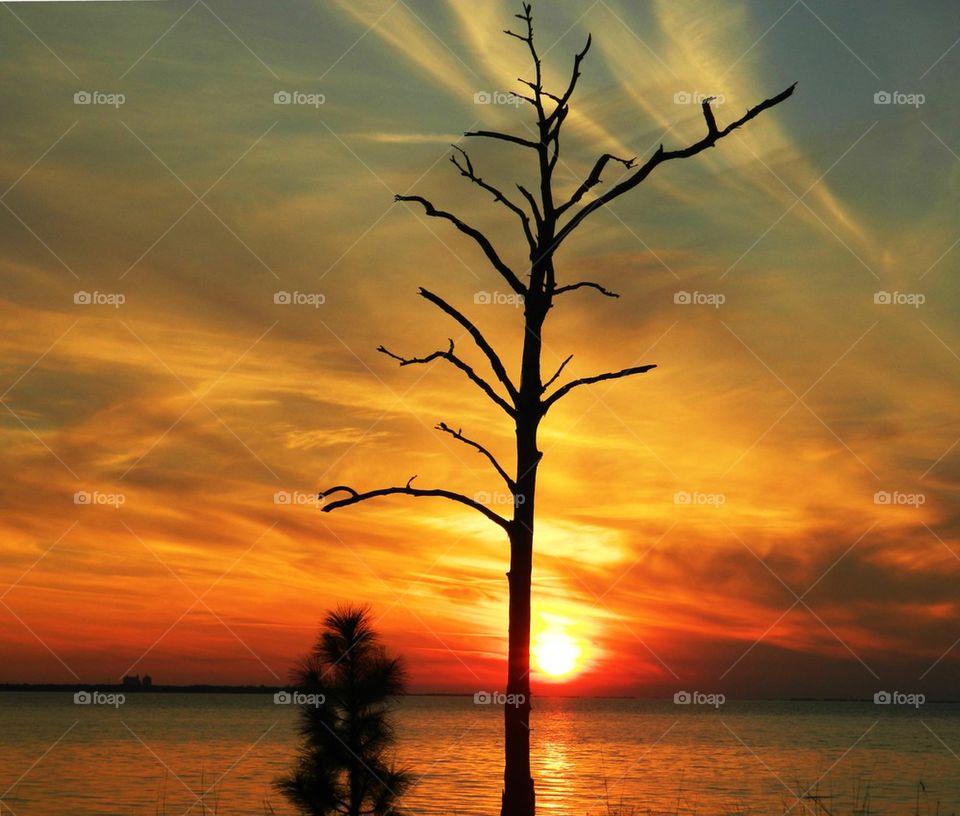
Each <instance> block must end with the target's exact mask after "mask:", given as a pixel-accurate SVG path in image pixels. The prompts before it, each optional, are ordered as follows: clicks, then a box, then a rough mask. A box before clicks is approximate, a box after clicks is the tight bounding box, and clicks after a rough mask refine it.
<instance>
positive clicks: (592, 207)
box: [553, 83, 797, 249]
mask: <svg viewBox="0 0 960 816" xmlns="http://www.w3.org/2000/svg"><path fill="white" fill-rule="evenodd" d="M796 87H797V83H793V85H791V86H790V87H789V88H787V89H786V90H785V91H781V92H780V93H779V94H777V95H776V96H772V97H770V98H769V99H765V100H764V101H763V102H761V103H760V104H759V105H757V106H755V107H753V108H750V109H749V110H748V111H747V112H746V113H745V114H744V115H743V116H741V117H740V118H739V119H737V120H736V121H735V122H731V123H730V124H729V125H727V126H726V127H725V128H723V129H722V130H720V129H718V128H717V124H716V120H715V119H714V116H713V111H712V110H711V108H710V101H711V100H710V99H706V100H704V102H703V115H704V119H705V121H706V125H707V135H706V136H704V137H703V138H702V139H701V140H700V141H699V142H695V143H694V144H692V145H690V146H689V147H685V148H682V149H680V150H664V149H663V145H660V147H659V148H658V149H657V151H656V152H655V153H654V154H653V156H651V157H650V158H649V159H648V160H647V161H646V162H645V163H644V164H643V166H642V167H640V168H639V169H638V170H637V172H636V173H634V174H633V175H632V176H630V177H629V178H627V179H625V180H624V181H621V182H620V183H619V184H617V185H615V186H614V187H612V188H610V189H609V190H608V191H607V192H606V193H604V194H603V195H601V196H598V197H597V198H595V199H594V200H593V201H591V202H590V203H589V204H586V205H585V206H584V207H583V208H582V209H580V210H579V212H577V214H576V215H574V216H573V217H572V218H571V219H570V220H569V221H568V222H567V223H566V224H565V225H564V227H563V228H562V229H561V230H560V231H559V232H558V233H557V236H556V240H555V241H554V244H553V248H554V249H556V248H557V247H558V246H560V244H561V243H562V242H563V240H564V239H565V238H566V237H567V236H568V235H570V233H571V232H573V231H574V230H575V229H576V228H577V227H578V226H579V225H580V224H581V223H582V222H583V220H584V219H585V218H587V217H588V216H589V215H590V214H591V213H593V212H596V211H597V210H599V209H600V208H601V207H603V206H606V205H607V204H609V203H610V202H611V201H613V200H614V199H615V198H618V197H619V196H621V195H623V194H624V193H626V192H628V191H630V190H632V189H633V188H634V187H636V186H637V185H639V184H640V183H641V182H643V181H644V180H645V179H646V178H647V176H649V175H650V174H651V173H652V172H653V171H654V169H656V168H657V167H658V166H659V165H661V164H663V163H664V162H667V161H670V160H672V159H687V158H690V157H691V156H696V155H697V154H698V153H700V152H702V151H704V150H706V149H707V148H709V147H713V146H714V145H715V144H716V143H717V142H718V141H720V139H722V138H723V137H724V136H727V135H729V134H730V133H732V132H733V131H734V130H736V129H737V128H739V127H741V126H743V125H745V124H746V123H747V122H749V121H750V120H751V119H754V118H756V117H757V116H759V115H760V114H761V113H763V112H764V111H765V110H767V109H768V108H772V107H774V106H775V105H779V104H780V103H781V102H783V101H784V100H785V99H787V98H788V97H790V96H791V95H792V94H793V91H794V89H795V88H796Z"/></svg>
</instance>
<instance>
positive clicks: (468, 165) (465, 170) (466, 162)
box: [450, 145, 536, 249]
mask: <svg viewBox="0 0 960 816" xmlns="http://www.w3.org/2000/svg"><path fill="white" fill-rule="evenodd" d="M450 146H451V147H452V148H453V149H454V150H456V151H457V152H458V153H459V154H460V155H461V156H463V164H461V163H460V162H459V161H458V160H457V157H456V156H451V157H450V161H451V163H452V164H453V166H454V167H456V168H457V170H459V171H460V175H461V176H464V177H465V178H468V179H470V181H472V182H473V183H474V184H476V185H477V186H478V187H480V188H481V189H483V190H486V191H487V192H488V193H490V194H491V195H492V196H493V198H494V201H498V202H500V203H501V204H503V205H504V206H505V207H506V208H507V209H508V210H510V211H511V212H513V213H515V214H516V215H517V217H518V218H519V219H520V223H521V224H522V225H523V234H524V235H525V236H526V238H527V243H528V244H529V245H530V248H531V249H533V248H534V247H536V239H535V238H534V237H533V233H532V232H531V231H530V217H529V216H528V215H527V214H526V213H525V212H524V211H523V210H522V209H521V208H520V207H518V206H517V205H516V204H514V203H513V202H512V201H511V200H510V199H509V198H507V197H506V196H505V195H504V194H503V193H502V192H500V190H498V189H497V188H496V187H494V186H493V185H492V184H489V183H487V182H486V181H484V180H483V179H482V178H480V176H478V175H477V174H476V172H475V171H474V169H473V162H472V161H470V156H469V155H467V152H466V151H465V150H463V149H462V148H460V147H457V146H456V145H450Z"/></svg>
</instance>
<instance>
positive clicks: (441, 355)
mask: <svg viewBox="0 0 960 816" xmlns="http://www.w3.org/2000/svg"><path fill="white" fill-rule="evenodd" d="M377 351H379V352H380V353H381V354H386V355H387V357H391V358H393V359H394V360H397V361H398V362H399V363H400V365H401V367H402V366H408V365H425V364H427V363H432V362H433V361H434V360H447V361H448V362H450V363H452V364H453V365H455V366H456V367H457V368H459V369H460V370H461V371H462V372H463V373H464V374H466V375H467V376H468V377H469V378H470V379H471V380H472V381H473V383H474V384H475V385H476V386H477V387H478V388H479V389H480V390H481V391H483V393H484V394H486V395H487V396H488V397H490V399H491V400H492V401H493V402H495V403H496V404H497V405H499V406H500V407H501V408H503V410H504V411H506V412H507V415H508V416H510V417H516V415H517V412H516V410H515V409H514V407H513V406H512V405H510V403H508V402H507V401H506V400H505V399H504V398H503V397H501V396H500V395H499V394H498V393H497V392H496V391H494V390H493V387H492V386H491V385H490V383H488V382H487V381H486V380H485V379H483V377H481V376H480V375H479V374H477V372H476V371H474V370H473V368H471V367H470V366H469V365H468V364H467V363H465V362H464V361H463V360H461V359H460V358H459V357H457V355H456V354H454V353H453V340H450V348H449V349H447V350H446V351H434V352H433V353H432V354H428V355H427V356H426V357H401V356H400V355H399V354H394V353H393V352H392V351H389V350H387V349H386V348H384V347H383V346H377Z"/></svg>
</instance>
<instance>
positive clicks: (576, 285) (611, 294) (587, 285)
mask: <svg viewBox="0 0 960 816" xmlns="http://www.w3.org/2000/svg"><path fill="white" fill-rule="evenodd" d="M585 288H586V289H596V290H597V291H598V292H599V293H600V294H601V295H606V296H607V297H611V298H618V297H620V295H618V294H617V293H616V292H611V291H610V290H609V289H607V288H605V287H603V286H601V285H600V284H599V283H594V282H593V281H580V282H579V283H571V284H569V285H568V286H561V287H560V288H559V289H554V290H553V294H555V295H562V294H563V293H564V292H572V291H573V290H574V289H585Z"/></svg>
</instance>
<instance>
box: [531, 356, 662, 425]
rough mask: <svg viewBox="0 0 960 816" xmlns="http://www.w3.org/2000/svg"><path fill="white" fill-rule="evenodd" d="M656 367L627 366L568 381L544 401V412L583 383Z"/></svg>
mask: <svg viewBox="0 0 960 816" xmlns="http://www.w3.org/2000/svg"><path fill="white" fill-rule="evenodd" d="M652 368H656V365H645V366H636V367H634V368H625V369H623V370H622V371H612V372H610V373H608V374H596V375H594V376H593V377H582V378H581V379H579V380H574V381H573V382H568V383H567V384H566V385H565V386H563V387H562V388H558V389H557V390H556V391H554V392H553V394H551V395H550V396H549V397H548V398H547V399H545V400H544V401H543V402H542V403H541V406H542V410H543V413H546V412H547V411H549V410H550V406H551V405H553V404H554V403H555V402H556V401H557V400H559V399H562V398H563V397H564V396H566V395H567V394H568V393H569V392H570V391H572V390H573V389H574V388H577V387H579V386H581V385H592V384H593V383H598V382H603V381H604V380H619V379H620V378H621V377H631V376H633V375H634V374H645V373H646V372H648V371H649V370H650V369H652Z"/></svg>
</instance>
